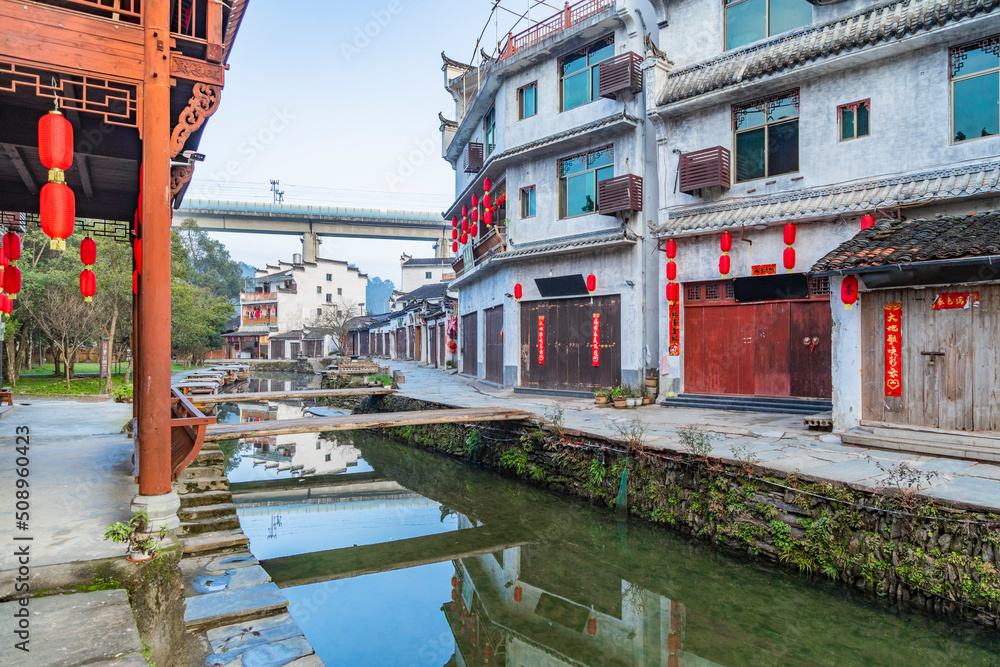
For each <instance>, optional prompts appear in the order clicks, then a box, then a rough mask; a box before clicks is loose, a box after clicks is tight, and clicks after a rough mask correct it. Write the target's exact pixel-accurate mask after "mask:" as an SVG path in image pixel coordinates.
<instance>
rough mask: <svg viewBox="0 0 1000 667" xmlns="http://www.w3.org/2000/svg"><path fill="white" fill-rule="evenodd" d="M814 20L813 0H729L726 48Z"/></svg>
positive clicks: (779, 32) (785, 30)
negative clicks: (811, 1)
mask: <svg viewBox="0 0 1000 667" xmlns="http://www.w3.org/2000/svg"><path fill="white" fill-rule="evenodd" d="M811 22H812V5H811V4H810V2H809V0H735V1H733V0H727V2H726V49H727V50H728V49H735V48H738V47H741V46H744V45H745V44H750V43H751V42H756V41H757V40H760V39H764V38H765V37H769V36H771V35H778V34H781V33H783V32H787V31H789V30H794V29H795V28H801V27H802V26H804V25H808V24H809V23H811Z"/></svg>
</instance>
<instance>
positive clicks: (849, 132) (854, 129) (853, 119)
mask: <svg viewBox="0 0 1000 667" xmlns="http://www.w3.org/2000/svg"><path fill="white" fill-rule="evenodd" d="M870 111H871V102H870V101H869V100H864V101H862V102H854V103H852V104H845V105H844V106H841V107H837V113H838V114H839V116H840V140H841V141H847V140H848V139H857V138H858V137H866V136H868V132H869V128H868V120H869V114H870Z"/></svg>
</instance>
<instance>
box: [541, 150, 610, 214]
mask: <svg viewBox="0 0 1000 667" xmlns="http://www.w3.org/2000/svg"><path fill="white" fill-rule="evenodd" d="M558 173H559V217H560V218H570V217H573V216H576V215H585V214H587V213H594V212H596V211H597V207H598V201H597V184H598V183H600V182H601V181H603V180H606V179H608V178H611V177H613V176H614V174H615V168H614V151H613V150H612V148H611V147H610V146H608V147H606V148H600V149H597V150H595V151H591V152H590V153H584V154H582V155H574V156H571V157H568V158H565V159H563V160H560V161H559V170H558ZM531 197H532V200H531V202H532V206H534V189H533V188H532V192H531ZM523 206H524V204H523V203H522V208H523Z"/></svg>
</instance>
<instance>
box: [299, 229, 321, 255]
mask: <svg viewBox="0 0 1000 667" xmlns="http://www.w3.org/2000/svg"><path fill="white" fill-rule="evenodd" d="M318 258H319V234H317V233H316V232H306V233H305V234H303V235H302V261H303V262H315V261H316V260H317V259H318Z"/></svg>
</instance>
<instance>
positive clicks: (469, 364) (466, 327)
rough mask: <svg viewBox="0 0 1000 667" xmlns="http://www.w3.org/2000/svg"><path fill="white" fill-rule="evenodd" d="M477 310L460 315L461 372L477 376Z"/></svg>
mask: <svg viewBox="0 0 1000 667" xmlns="http://www.w3.org/2000/svg"><path fill="white" fill-rule="evenodd" d="M478 349H479V311H476V312H474V313H469V314H468V315H462V373H463V374H464V375H471V376H473V377H479V354H478Z"/></svg>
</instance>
